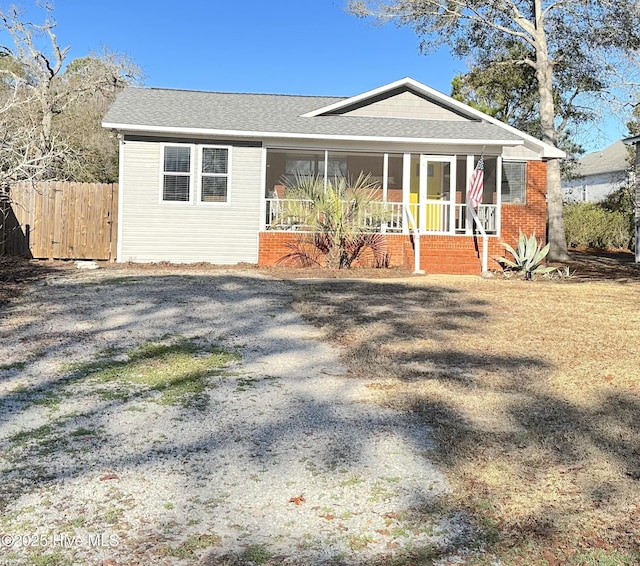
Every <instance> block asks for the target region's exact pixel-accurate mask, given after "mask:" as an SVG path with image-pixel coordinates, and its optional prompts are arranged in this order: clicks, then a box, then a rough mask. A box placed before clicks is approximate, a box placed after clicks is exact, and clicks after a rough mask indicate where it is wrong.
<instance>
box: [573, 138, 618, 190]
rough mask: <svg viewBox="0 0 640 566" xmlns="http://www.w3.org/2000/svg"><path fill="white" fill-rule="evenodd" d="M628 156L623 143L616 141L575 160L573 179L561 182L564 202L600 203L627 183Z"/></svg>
mask: <svg viewBox="0 0 640 566" xmlns="http://www.w3.org/2000/svg"><path fill="white" fill-rule="evenodd" d="M629 174H630V164H629V154H628V152H627V148H626V146H625V144H624V143H622V142H621V141H619V140H618V141H616V142H614V143H612V144H611V145H609V146H608V147H606V148H604V149H601V150H599V151H593V152H591V153H588V154H587V155H585V156H583V157H581V158H580V159H578V161H577V163H576V169H575V176H574V177H573V178H572V179H570V180H565V181H563V182H562V193H563V197H564V200H565V201H566V202H601V201H602V200H604V199H605V198H606V197H607V196H609V195H610V194H611V193H612V192H614V191H616V190H617V189H619V188H620V187H622V186H624V185H626V184H627V183H628V182H629V181H630V178H629Z"/></svg>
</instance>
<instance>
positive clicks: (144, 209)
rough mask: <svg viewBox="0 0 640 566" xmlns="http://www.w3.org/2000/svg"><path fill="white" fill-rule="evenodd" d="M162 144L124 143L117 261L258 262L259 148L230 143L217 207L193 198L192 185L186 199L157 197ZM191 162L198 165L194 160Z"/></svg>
mask: <svg viewBox="0 0 640 566" xmlns="http://www.w3.org/2000/svg"><path fill="white" fill-rule="evenodd" d="M167 145H170V144H167ZM185 145H186V146H189V147H194V148H195V147H196V146H193V145H190V144H185ZM161 146H163V144H160V143H157V142H146V141H125V142H124V144H123V154H122V156H121V158H123V159H124V166H123V177H122V187H123V189H122V191H123V192H122V209H121V212H120V222H121V229H122V237H121V242H120V245H121V248H120V249H121V253H120V255H119V257H118V261H124V262H126V261H133V262H157V261H169V262H174V263H193V262H200V261H203V262H210V263H213V264H222V265H233V264H236V263H239V262H246V263H257V261H258V232H259V228H260V206H261V186H262V181H261V179H262V148H260V147H240V146H234V147H232V148H231V151H230V153H229V158H230V159H229V161H228V166H229V170H228V177H227V179H228V180H229V185H228V187H227V191H228V203H227V204H225V206H223V207H217V206H205V205H204V203H199V202H196V201H197V200H199V194H198V193H196V194H195V195H194V194H193V192H194V191H195V190H196V189H195V185H193V186H192V201H193V202H192V203H191V204H185V203H180V204H179V205H178V203H168V202H163V201H162V200H161V199H158V191H159V187H158V181H159V179H158V175H157V173H156V172H157V171H162V170H163V151H162V149H161ZM205 147H206V146H205ZM196 150H197V148H196ZM196 150H193V151H196ZM196 153H197V151H196ZM191 155H192V156H194V155H195V154H194V153H193V152H192V154H191ZM231 156H232V158H231ZM192 168H193V170H194V171H198V169H197V165H195V164H194V165H193V166H192ZM197 177H198V175H195V174H194V183H196V182H197ZM207 204H208V203H207Z"/></svg>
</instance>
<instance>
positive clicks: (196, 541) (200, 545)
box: [158, 534, 222, 559]
mask: <svg viewBox="0 0 640 566" xmlns="http://www.w3.org/2000/svg"><path fill="white" fill-rule="evenodd" d="M221 540H222V539H221V538H220V537H219V536H218V535H210V534H200V535H192V536H190V537H189V538H188V539H187V540H185V541H184V542H182V543H181V544H179V545H178V546H169V545H165V546H161V547H160V548H159V550H158V554H160V555H161V556H172V557H174V558H181V559H194V558H197V557H198V555H199V554H200V552H201V551H202V550H205V549H208V548H213V547H216V546H220V543H221Z"/></svg>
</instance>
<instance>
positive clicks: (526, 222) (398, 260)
mask: <svg viewBox="0 0 640 566" xmlns="http://www.w3.org/2000/svg"><path fill="white" fill-rule="evenodd" d="M546 197H547V166H546V163H545V162H543V161H530V162H529V163H528V164H527V193H526V199H527V202H526V203H525V204H504V205H502V236H501V238H497V237H491V236H490V237H489V269H499V268H500V266H499V264H498V263H497V262H495V261H494V260H493V259H492V258H493V257H496V256H501V255H503V254H504V248H503V247H502V245H501V242H503V241H504V242H507V243H509V244H511V245H514V244H516V243H517V241H518V231H519V229H521V230H522V232H524V233H525V234H526V235H527V236H529V235H531V234H532V233H535V235H536V236H537V238H538V241H545V240H546V222H547V204H546ZM298 237H299V234H292V233H291V232H262V233H260V243H259V246H260V247H259V254H258V265H262V266H267V265H275V264H276V263H278V261H279V260H281V258H283V257H284V256H285V255H286V254H288V253H289V252H290V251H291V250H290V248H287V245H286V244H287V243H291V242H295V240H296V238H298ZM386 243H387V256H388V260H389V265H390V266H392V267H406V268H409V269H413V268H414V265H413V259H414V252H413V236H409V235H406V234H387V236H386ZM481 254H482V237H478V238H474V237H472V236H451V235H441V234H428V235H424V236H421V237H420V268H421V269H423V270H424V271H426V272H427V273H448V274H457V275H479V274H480V271H481V269H482V261H481ZM372 262H373V257H372V254H364V256H363V258H362V260H361V261H360V265H364V266H369V265H371V264H372Z"/></svg>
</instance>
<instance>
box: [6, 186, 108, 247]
mask: <svg viewBox="0 0 640 566" xmlns="http://www.w3.org/2000/svg"><path fill="white" fill-rule="evenodd" d="M0 207H2V210H0V254H4V255H20V256H24V257H29V258H36V259H96V260H114V259H115V257H116V235H117V227H116V221H117V218H118V213H117V207H118V185H116V184H106V183H69V182H59V181H48V182H42V183H31V182H20V183H17V184H15V185H13V186H12V187H11V192H10V201H9V202H8V203H4V204H1V205H0Z"/></svg>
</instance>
